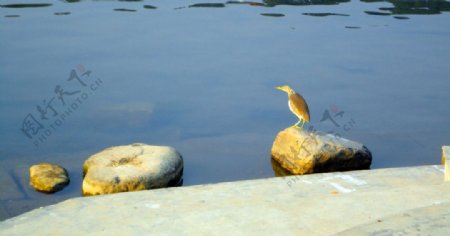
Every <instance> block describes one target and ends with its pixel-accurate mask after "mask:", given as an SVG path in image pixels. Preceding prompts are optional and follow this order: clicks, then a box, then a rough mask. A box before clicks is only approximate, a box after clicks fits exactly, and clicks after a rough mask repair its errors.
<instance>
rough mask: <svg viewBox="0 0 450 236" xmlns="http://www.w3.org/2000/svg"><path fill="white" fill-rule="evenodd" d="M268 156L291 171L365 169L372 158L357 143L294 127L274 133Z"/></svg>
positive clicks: (294, 172) (296, 172)
mask: <svg viewBox="0 0 450 236" xmlns="http://www.w3.org/2000/svg"><path fill="white" fill-rule="evenodd" d="M272 158H273V159H274V160H276V161H277V162H278V163H279V164H280V165H281V166H282V167H283V168H284V169H286V170H288V171H289V172H290V173H292V174H310V173H320V172H331V171H348V170H361V169H368V168H369V167H370V164H371V162H372V154H371V153H370V151H369V149H367V148H366V147H365V146H363V145H362V144H360V143H357V142H354V141H350V140H348V139H344V138H340V137H337V136H334V135H332V134H320V133H317V132H309V131H306V130H303V129H298V128H295V127H289V128H287V129H285V130H283V131H281V132H280V133H278V135H277V137H276V138H275V141H274V143H273V146H272Z"/></svg>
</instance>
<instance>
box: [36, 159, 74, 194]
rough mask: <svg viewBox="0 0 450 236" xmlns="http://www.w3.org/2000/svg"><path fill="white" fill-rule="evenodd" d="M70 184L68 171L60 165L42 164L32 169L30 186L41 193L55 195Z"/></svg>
mask: <svg viewBox="0 0 450 236" xmlns="http://www.w3.org/2000/svg"><path fill="white" fill-rule="evenodd" d="M69 182H70V180H69V175H68V174H67V171H66V169H64V168H63V167H61V166H59V165H55V164H50V163H41V164H37V165H33V166H31V167H30V185H31V186H32V187H33V188H35V189H36V190H37V191H39V192H45V193H54V192H57V191H59V190H62V189H63V188H64V187H66V186H67V185H68V184H69Z"/></svg>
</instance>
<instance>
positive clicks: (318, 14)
mask: <svg viewBox="0 0 450 236" xmlns="http://www.w3.org/2000/svg"><path fill="white" fill-rule="evenodd" d="M302 15H305V16H316V17H324V16H350V15H347V14H340V13H303V14H302Z"/></svg>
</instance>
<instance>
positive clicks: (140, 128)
mask: <svg viewBox="0 0 450 236" xmlns="http://www.w3.org/2000/svg"><path fill="white" fill-rule="evenodd" d="M69 2H72V3H68V2H64V1H43V2H42V3H44V4H51V5H48V6H46V5H44V6H36V5H35V6H24V5H12V6H11V5H6V4H17V3H22V2H17V1H2V2H1V4H2V5H3V7H1V8H0V35H1V37H0V52H1V53H0V114H1V115H0V142H1V145H0V183H1V189H2V190H1V191H0V200H1V205H0V219H6V218H8V217H11V216H14V215H17V214H20V213H22V212H24V211H27V210H30V209H33V208H36V207H39V206H43V205H48V204H52V203H55V202H59V201H62V200H64V199H67V198H70V197H75V196H80V195H81V194H80V192H81V190H80V188H81V178H82V176H81V169H82V164H83V162H84V160H85V159H86V158H87V157H89V155H91V154H93V153H96V152H98V151H100V150H102V149H104V148H106V147H109V146H114V145H124V144H130V143H136V142H143V143H148V144H156V145H170V146H173V147H175V148H177V149H178V150H179V151H180V152H181V154H182V155H183V157H184V160H185V174H184V185H194V184H204V183H214V182H222V181H233V180H241V179H254V178H264V177H271V176H274V172H273V170H272V166H271V162H270V148H271V144H272V141H273V139H274V137H275V135H276V134H277V132H279V131H280V130H282V129H283V128H285V127H288V126H290V125H292V124H294V123H295V122H296V119H295V117H294V116H293V115H292V114H291V113H290V111H289V109H288V106H287V98H286V95H285V94H284V93H282V92H280V91H278V90H275V89H274V87H275V86H277V85H283V84H289V85H291V86H292V87H293V88H294V89H296V90H297V91H298V92H300V93H301V94H303V96H304V97H305V98H306V100H307V101H308V103H309V106H310V110H311V118H312V121H311V123H310V125H309V126H308V128H311V129H312V128H313V129H316V130H320V131H324V132H332V133H338V134H339V135H341V136H343V137H346V138H349V139H352V140H356V141H359V142H361V143H364V144H365V145H366V146H367V147H368V148H369V149H370V150H371V151H372V154H373V164H372V168H382V167H398V166H414V165H423V164H438V163H439V161H440V155H441V153H440V152H441V146H442V145H444V144H449V143H450V138H449V133H450V126H449V122H450V109H449V108H450V106H449V101H450V93H449V91H450V81H449V80H450V78H449V75H450V66H449V55H450V43H449V42H450V14H448V12H449V10H450V7H449V4H450V3H449V2H446V1H415V2H410V1H400V2H396V1H391V2H376V1H367V2H364V1H351V2H350V1H266V2H264V4H267V5H274V6H273V7H265V6H259V5H261V3H262V2H259V4H255V3H252V4H236V3H235V4H213V5H206V6H205V5H197V7H189V5H193V4H200V3H207V2H197V1H69ZM209 3H211V2H209ZM213 3H220V2H213ZM5 5H6V6H5ZM144 5H146V6H147V7H144ZM152 6H153V7H152ZM154 7H156V9H155V8H154ZM380 8H381V10H380ZM72 70H74V72H75V73H76V74H77V75H78V76H79V79H80V81H81V82H83V83H84V84H85V85H86V86H83V84H82V83H81V82H80V81H78V80H77V78H76V77H70V74H71V71H72ZM88 71H90V73H86V74H85V75H84V76H82V74H83V73H85V72H88ZM69 78H72V80H69V81H68V79H69ZM58 85H59V89H56V87H57V86H58ZM55 89H56V91H59V94H61V93H62V94H63V95H62V98H63V99H64V102H65V105H63V103H62V100H60V99H59V98H58V97H57V95H58V92H56V93H55ZM61 89H62V90H61ZM69 94H70V95H69ZM52 98H54V100H52V102H51V104H52V105H53V108H54V109H55V112H56V113H58V114H57V115H56V116H54V115H55V113H54V112H53V111H52V110H51V109H47V113H46V114H45V116H46V118H47V120H43V119H42V117H40V113H39V112H38V110H37V106H40V107H41V109H44V108H45V105H44V100H46V101H45V102H46V103H48V102H49V101H50V100H51V99H52ZM77 99H78V100H79V101H77ZM73 104H75V105H73ZM71 106H73V107H76V109H71V110H69V109H70V107H71ZM327 112H328V114H329V115H330V117H331V118H333V121H334V122H335V123H333V121H332V120H331V119H325V120H323V121H321V120H322V118H323V115H324V114H327ZM61 114H65V116H66V117H65V119H64V120H61ZM27 115H31V116H32V117H33V118H34V120H33V119H31V116H28V117H27ZM56 118H59V120H60V121H56ZM24 121H28V122H31V123H33V124H34V125H35V126H34V128H35V129H36V128H38V127H40V126H39V125H37V123H36V121H37V122H39V124H40V125H42V127H43V128H42V129H40V130H39V132H38V134H37V135H33V133H31V134H29V135H30V136H31V137H32V138H31V139H30V138H28V137H27V135H26V134H25V132H23V131H22V130H21V128H22V127H23V123H24ZM50 125H53V129H52V128H51V127H50ZM46 130H48V131H46ZM28 131H30V130H28ZM45 132H47V133H45ZM42 135H43V136H42ZM39 137H40V139H39ZM39 162H54V163H58V164H61V165H63V166H64V167H66V168H67V169H68V171H69V174H70V176H71V184H70V185H69V186H68V187H67V188H65V189H64V190H63V191H61V192H59V193H56V194H54V195H46V194H42V193H38V192H35V191H34V190H32V189H31V188H30V187H29V186H28V168H29V166H30V165H32V164H35V163H39Z"/></svg>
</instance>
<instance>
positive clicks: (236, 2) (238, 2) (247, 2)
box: [227, 1, 266, 7]
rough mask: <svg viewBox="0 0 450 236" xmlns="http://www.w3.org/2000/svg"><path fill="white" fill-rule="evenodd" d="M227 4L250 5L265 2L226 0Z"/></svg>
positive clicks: (258, 4)
mask: <svg viewBox="0 0 450 236" xmlns="http://www.w3.org/2000/svg"><path fill="white" fill-rule="evenodd" d="M227 4H241V5H250V6H260V7H262V6H266V4H264V3H261V2H250V1H243V2H241V1H227Z"/></svg>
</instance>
